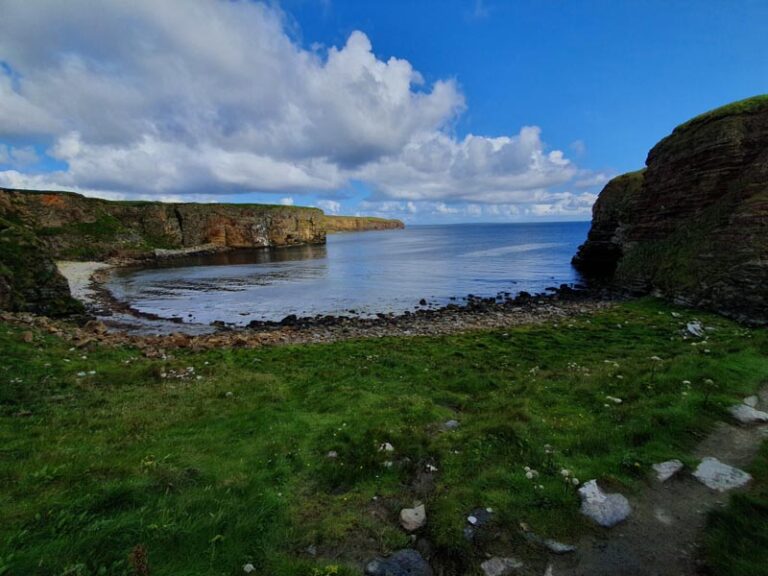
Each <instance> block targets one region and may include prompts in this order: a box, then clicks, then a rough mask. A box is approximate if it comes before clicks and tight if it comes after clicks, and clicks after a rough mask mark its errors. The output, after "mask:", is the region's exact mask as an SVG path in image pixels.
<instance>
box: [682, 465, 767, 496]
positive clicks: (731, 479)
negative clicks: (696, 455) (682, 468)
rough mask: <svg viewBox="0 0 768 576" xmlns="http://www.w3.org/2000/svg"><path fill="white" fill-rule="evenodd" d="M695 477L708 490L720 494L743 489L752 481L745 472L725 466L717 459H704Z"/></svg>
mask: <svg viewBox="0 0 768 576" xmlns="http://www.w3.org/2000/svg"><path fill="white" fill-rule="evenodd" d="M693 475H694V476H695V478H696V479H697V480H698V481H699V482H701V483H702V484H704V485H705V486H706V487H707V488H709V489H711V490H717V491H718V492H726V491H728V490H733V489H734V488H741V487H742V486H746V485H747V484H748V483H749V481H750V480H752V476H750V475H749V474H747V473H746V472H744V470H739V469H738V468H734V467H733V466H729V465H728V464H724V463H722V462H720V460H718V459H717V458H704V459H703V460H702V461H701V463H699V466H698V467H697V468H696V471H695V472H694V473H693Z"/></svg>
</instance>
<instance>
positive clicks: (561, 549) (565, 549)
mask: <svg viewBox="0 0 768 576" xmlns="http://www.w3.org/2000/svg"><path fill="white" fill-rule="evenodd" d="M523 536H525V538H526V540H529V541H530V542H533V543H535V544H539V545H540V546H543V547H544V548H546V549H547V550H549V551H550V552H554V553H555V554H568V553H570V552H575V551H576V546H572V545H570V544H563V543H562V542H558V541H557V540H552V539H551V538H542V537H541V536H539V535H537V534H534V533H533V532H523Z"/></svg>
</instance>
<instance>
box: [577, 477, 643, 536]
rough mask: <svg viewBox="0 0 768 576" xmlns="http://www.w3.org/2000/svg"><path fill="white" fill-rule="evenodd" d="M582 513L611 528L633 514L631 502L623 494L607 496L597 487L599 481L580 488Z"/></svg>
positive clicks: (590, 482)
mask: <svg viewBox="0 0 768 576" xmlns="http://www.w3.org/2000/svg"><path fill="white" fill-rule="evenodd" d="M579 496H580V497H581V513H582V514H584V515H585V516H586V517H587V518H589V519H590V520H592V521H593V522H595V523H596V524H599V525H600V526H603V527H605V528H610V527H612V526H615V525H616V524H618V523H620V522H623V521H624V520H625V519H626V518H627V517H628V516H629V515H630V513H631V512H632V508H631V507H630V505H629V501H628V500H627V499H626V498H625V497H624V496H622V495H621V494H606V493H605V492H603V491H602V490H601V489H600V487H599V486H598V485H597V480H590V481H589V482H587V483H585V484H584V485H583V486H582V487H581V488H579Z"/></svg>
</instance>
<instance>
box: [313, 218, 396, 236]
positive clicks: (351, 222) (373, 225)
mask: <svg viewBox="0 0 768 576" xmlns="http://www.w3.org/2000/svg"><path fill="white" fill-rule="evenodd" d="M323 221H324V223H325V229H326V231H327V232H328V233H333V232H364V231H369V230H398V229H401V228H405V224H403V223H402V222H401V221H400V220H390V219H386V218H373V217H370V216H360V217H358V216H324V217H323Z"/></svg>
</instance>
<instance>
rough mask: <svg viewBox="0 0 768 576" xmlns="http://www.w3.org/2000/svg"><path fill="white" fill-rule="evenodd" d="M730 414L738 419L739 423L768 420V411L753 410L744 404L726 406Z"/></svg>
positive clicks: (755, 422)
mask: <svg viewBox="0 0 768 576" xmlns="http://www.w3.org/2000/svg"><path fill="white" fill-rule="evenodd" d="M728 412H730V414H731V416H733V417H734V418H735V419H736V420H738V421H739V422H740V423H741V424H760V423H763V422H768V412H762V411H760V410H755V409H754V408H752V407H751V406H747V405H746V404H737V405H736V406H731V407H730V408H728Z"/></svg>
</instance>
